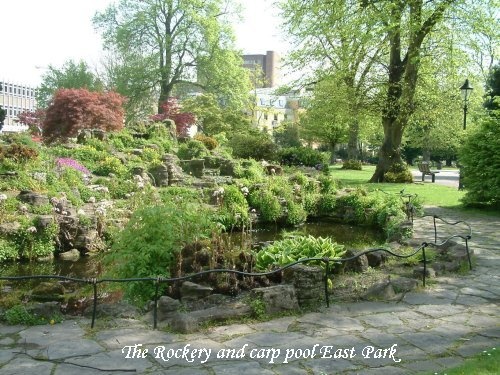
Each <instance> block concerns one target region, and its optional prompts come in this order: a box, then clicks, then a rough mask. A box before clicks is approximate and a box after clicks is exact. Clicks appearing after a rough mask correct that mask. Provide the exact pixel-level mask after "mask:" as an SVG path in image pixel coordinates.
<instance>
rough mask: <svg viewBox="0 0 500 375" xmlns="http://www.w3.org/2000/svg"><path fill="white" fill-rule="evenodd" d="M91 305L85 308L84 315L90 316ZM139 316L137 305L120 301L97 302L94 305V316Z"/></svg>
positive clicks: (135, 317) (125, 317)
mask: <svg viewBox="0 0 500 375" xmlns="http://www.w3.org/2000/svg"><path fill="white" fill-rule="evenodd" d="M92 311H93V306H92V305H91V306H89V307H87V308H86V309H85V311H84V315H85V316H87V317H90V316H92ZM139 316H140V311H139V309H138V308H137V307H135V306H132V305H130V304H128V303H126V302H123V301H120V302H116V303H98V304H97V306H96V317H98V318H103V317H109V318H124V319H129V318H130V319H137V318H139Z"/></svg>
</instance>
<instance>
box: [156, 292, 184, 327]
mask: <svg viewBox="0 0 500 375" xmlns="http://www.w3.org/2000/svg"><path fill="white" fill-rule="evenodd" d="M180 307H181V303H180V301H179V300H176V299H173V298H170V297H168V296H161V297H160V299H159V300H158V320H159V321H162V320H165V319H167V318H171V317H172V315H174V314H176V313H177V311H178V310H179V308H180Z"/></svg>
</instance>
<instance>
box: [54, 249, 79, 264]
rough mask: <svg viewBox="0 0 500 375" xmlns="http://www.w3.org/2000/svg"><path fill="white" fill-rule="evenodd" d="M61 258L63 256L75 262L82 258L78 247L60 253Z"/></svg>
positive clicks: (64, 258)
mask: <svg viewBox="0 0 500 375" xmlns="http://www.w3.org/2000/svg"><path fill="white" fill-rule="evenodd" d="M59 258H61V259H62V260H70V261H73V262H74V261H77V260H78V259H80V252H79V251H78V250H77V249H72V250H70V251H66V252H64V253H61V254H59Z"/></svg>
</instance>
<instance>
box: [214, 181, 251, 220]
mask: <svg viewBox="0 0 500 375" xmlns="http://www.w3.org/2000/svg"><path fill="white" fill-rule="evenodd" d="M221 202H222V203H221V206H220V209H219V214H220V218H219V221H220V222H221V224H222V225H224V227H225V228H231V227H241V226H245V225H248V224H249V222H250V220H249V217H248V203H247V200H246V199H245V196H244V195H243V193H242V192H241V190H240V189H239V188H238V187H237V186H234V185H225V186H224V193H223V196H222V200H221Z"/></svg>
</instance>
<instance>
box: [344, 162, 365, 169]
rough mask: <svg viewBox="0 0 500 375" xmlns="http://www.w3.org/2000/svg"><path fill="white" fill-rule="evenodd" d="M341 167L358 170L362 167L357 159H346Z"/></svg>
mask: <svg viewBox="0 0 500 375" xmlns="http://www.w3.org/2000/svg"><path fill="white" fill-rule="evenodd" d="M342 169H352V170H355V171H360V170H362V169H363V168H362V165H361V162H360V161H359V160H346V161H345V162H344V164H343V165H342Z"/></svg>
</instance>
